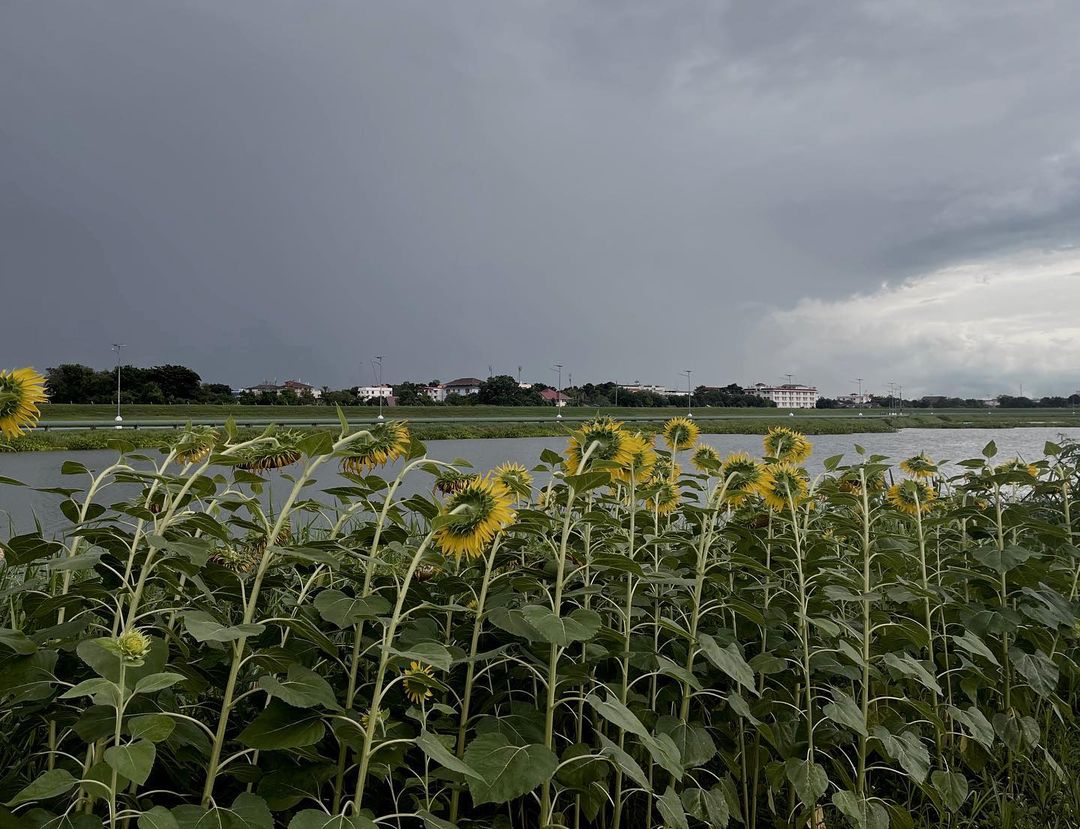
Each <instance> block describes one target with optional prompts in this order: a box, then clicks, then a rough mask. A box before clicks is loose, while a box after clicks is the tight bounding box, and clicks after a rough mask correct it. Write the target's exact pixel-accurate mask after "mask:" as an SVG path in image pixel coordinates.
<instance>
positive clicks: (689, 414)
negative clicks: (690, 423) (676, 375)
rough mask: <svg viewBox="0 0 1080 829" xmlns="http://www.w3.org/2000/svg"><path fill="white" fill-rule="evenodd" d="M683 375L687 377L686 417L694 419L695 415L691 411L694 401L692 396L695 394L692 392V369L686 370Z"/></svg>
mask: <svg viewBox="0 0 1080 829" xmlns="http://www.w3.org/2000/svg"><path fill="white" fill-rule="evenodd" d="M681 373H682V374H685V375H686V416H687V417H690V418H692V417H693V416H694V413H693V412H692V411H691V405H690V402H691V400H692V399H693V398H692V396H691V395H692V394H693V392H691V391H690V374H691V370H690V369H684V370H683V371H682V372H681Z"/></svg>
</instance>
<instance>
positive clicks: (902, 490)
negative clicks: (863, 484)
mask: <svg viewBox="0 0 1080 829" xmlns="http://www.w3.org/2000/svg"><path fill="white" fill-rule="evenodd" d="M885 497H886V498H887V499H888V500H889V503H890V504H892V505H893V506H894V507H896V509H898V510H900V512H902V513H904V514H905V515H919V514H920V513H924V512H929V511H930V509H931V507H933V505H934V503H933V502H934V499H935V498H936V497H937V492H936V491H935V490H934V488H933V487H932V486H930V484H928V483H926V482H925V481H923V480H920V479H918V478H905V479H904V480H902V481H898V482H897V483H895V484H893V485H892V486H891V487H889V489H888V491H887V492H886V494H885Z"/></svg>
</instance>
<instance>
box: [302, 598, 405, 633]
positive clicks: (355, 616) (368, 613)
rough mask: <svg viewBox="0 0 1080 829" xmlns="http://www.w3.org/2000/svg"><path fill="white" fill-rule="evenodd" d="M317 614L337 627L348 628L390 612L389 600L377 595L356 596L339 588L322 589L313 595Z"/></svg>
mask: <svg viewBox="0 0 1080 829" xmlns="http://www.w3.org/2000/svg"><path fill="white" fill-rule="evenodd" d="M315 609H316V610H318V611H319V615H320V616H322V617H323V618H324V619H325V620H326V621H328V622H330V623H331V624H334V625H337V626H338V627H339V628H349V627H352V626H353V625H356V624H359V623H360V622H362V621H364V620H366V619H374V618H376V617H378V616H383V615H385V614H387V613H389V612H390V602H388V601H387V600H386V599H384V598H383V597H382V596H379V595H372V596H367V597H364V598H357V597H355V596H348V595H346V594H345V593H342V592H341V591H340V590H323V591H322V592H321V593H320V594H319V595H318V596H316V597H315Z"/></svg>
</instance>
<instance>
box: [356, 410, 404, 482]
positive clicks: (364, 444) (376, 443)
mask: <svg viewBox="0 0 1080 829" xmlns="http://www.w3.org/2000/svg"><path fill="white" fill-rule="evenodd" d="M411 443H412V437H411V435H410V434H409V427H408V425H406V424H405V422H404V421H401V420H387V421H386V422H385V423H377V424H376V425H374V426H372V427H371V428H370V429H368V436H367V437H365V438H360V439H358V440H357V441H356V442H355V443H352V444H350V446H349V448H348V449H347V450H346V454H345V456H344V457H343V458H342V459H341V471H342V472H347V473H349V474H350V475H364V474H365V473H367V472H370V471H371V470H372V469H375V468H376V467H379V466H384V465H385V464H388V463H393V462H394V461H396V460H397V459H398V458H400V457H403V456H404V455H405V454H406V453H407V452H408V451H409V446H410V445H411Z"/></svg>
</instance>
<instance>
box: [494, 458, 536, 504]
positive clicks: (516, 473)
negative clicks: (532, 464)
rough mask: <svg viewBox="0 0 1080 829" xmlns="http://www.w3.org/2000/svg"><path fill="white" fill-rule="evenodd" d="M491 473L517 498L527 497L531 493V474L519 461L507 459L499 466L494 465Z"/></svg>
mask: <svg viewBox="0 0 1080 829" xmlns="http://www.w3.org/2000/svg"><path fill="white" fill-rule="evenodd" d="M492 475H494V477H495V480H496V481H498V482H499V483H500V484H502V485H503V486H504V487H506V488H507V489H508V490H510V492H512V493H514V494H515V495H517V496H518V497H519V498H525V499H528V498H529V497H530V496H531V495H532V485H533V478H532V475H530V474H529V470H528V469H526V468H525V467H524V466H522V465H521V464H520V463H513V462H512V461H508V462H506V463H504V464H502V465H501V466H496V467H495V470H494V471H493V472H492Z"/></svg>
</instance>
